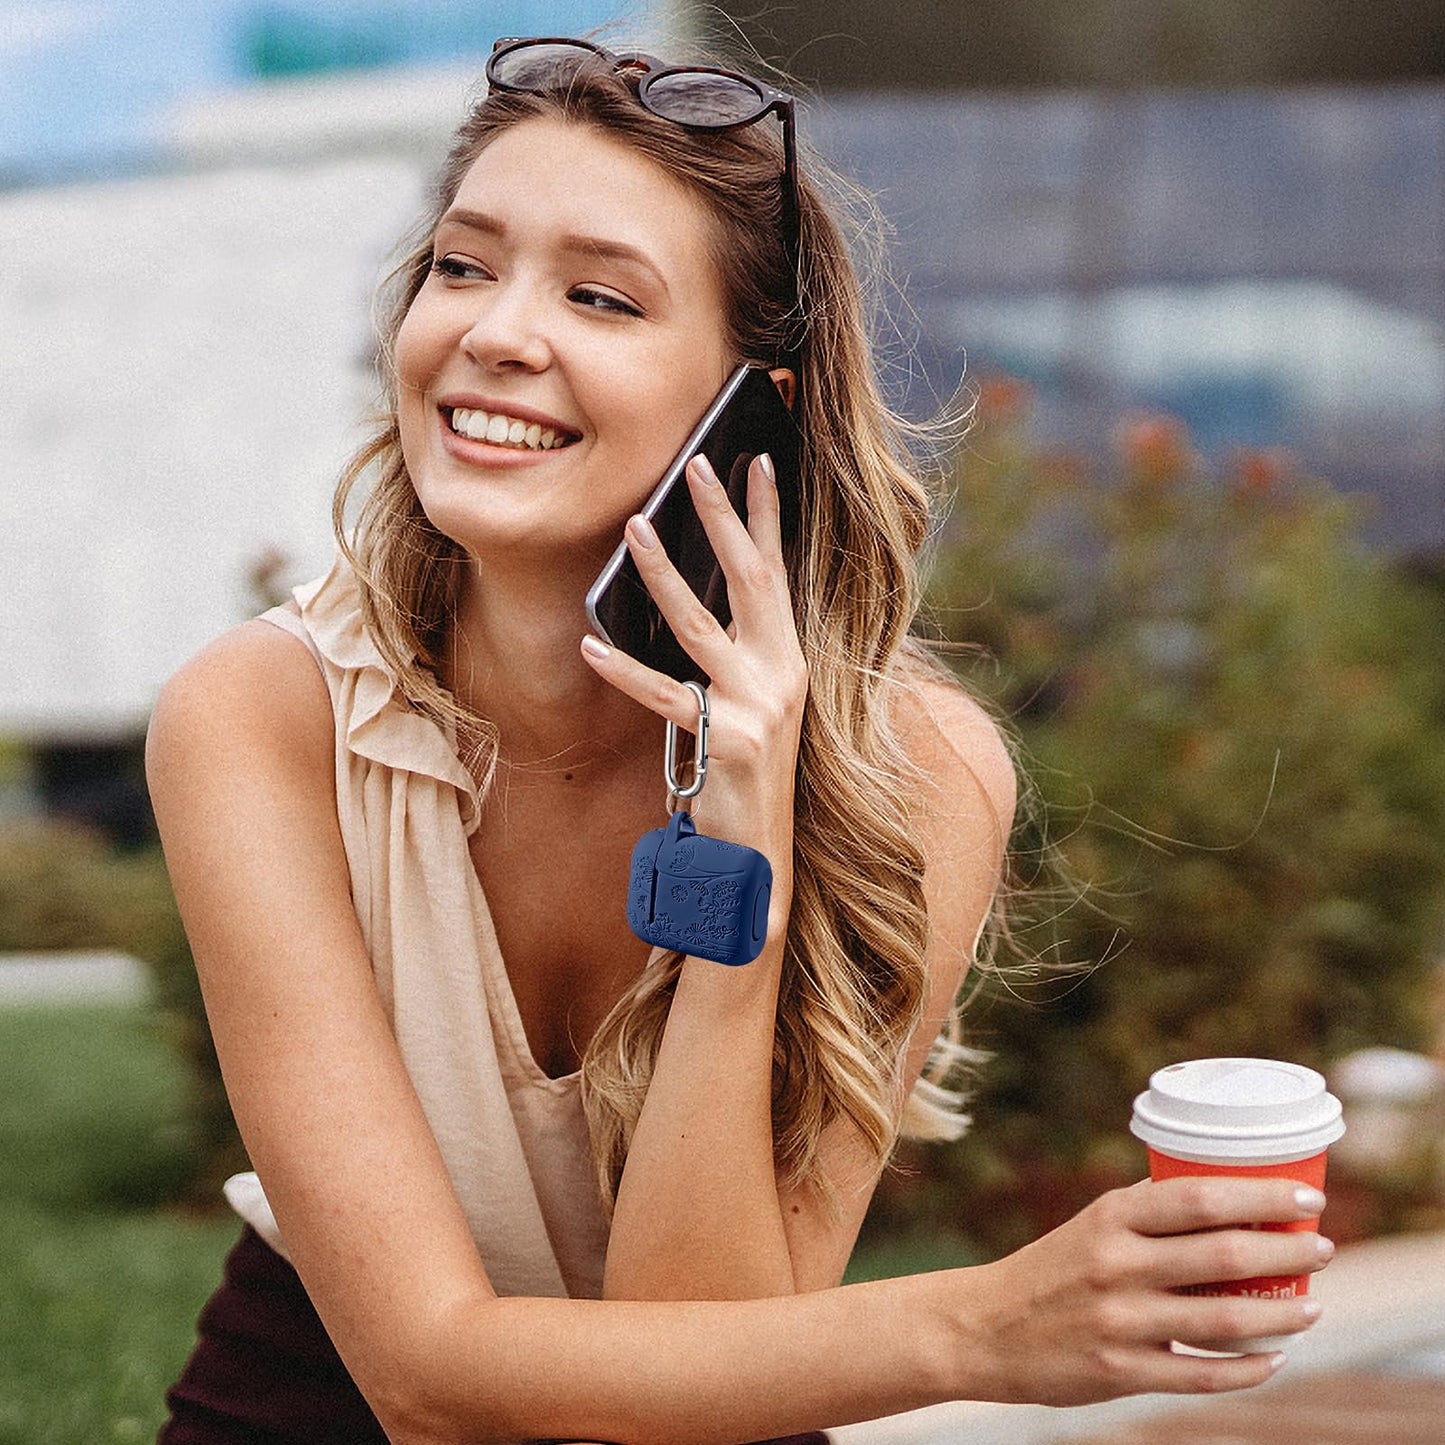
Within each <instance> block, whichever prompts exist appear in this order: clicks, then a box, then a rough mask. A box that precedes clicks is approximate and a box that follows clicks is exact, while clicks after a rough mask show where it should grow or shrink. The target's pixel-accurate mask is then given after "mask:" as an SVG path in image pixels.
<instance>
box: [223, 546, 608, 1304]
mask: <svg viewBox="0 0 1445 1445" xmlns="http://www.w3.org/2000/svg"><path fill="white" fill-rule="evenodd" d="M294 596H295V603H294V605H291V604H288V605H287V606H285V607H279V608H275V609H273V610H272V611H270V612H268V613H266V614H265V620H266V621H268V622H271V623H274V624H275V625H276V626H278V627H281V628H284V629H285V630H286V631H288V632H291V633H292V634H294V635H295V636H296V637H299V638H300V639H301V641H302V642H304V643H305V644H306V646H307V647H308V648H310V650H311V652H312V654H313V656H314V657H315V658H316V660H317V662H318V664H319V665H320V668H321V671H322V673H323V675H324V676H325V678H326V686H327V689H328V691H329V692H330V694H331V705H332V708H333V710H334V712H335V717H336V793H337V811H338V813H339V815H340V819H341V835H342V839H343V841H344V843H345V847H346V859H347V863H348V865H349V867H350V871H351V892H352V898H353V900H354V902H355V906H356V915H357V918H358V919H359V920H360V923H361V931H362V935H363V937H364V938H365V940H366V947H367V951H368V952H369V953H370V955H371V963H372V968H373V970H374V972H375V976H376V986H377V990H378V991H379V993H380V995H381V1000H382V1003H383V1005H384V1006H385V1008H386V1011H387V1014H388V1016H389V1017H390V1019H391V1024H392V1028H393V1030H394V1032H395V1034H396V1040H397V1043H398V1045H399V1046H400V1048H401V1054H402V1058H403V1059H404V1060H405V1063H406V1067H407V1071H408V1072H409V1073H410V1075H411V1078H412V1081H413V1083H414V1084H415V1086H416V1090H417V1093H418V1094H419V1095H420V1097H421V1103H422V1108H423V1109H424V1110H425V1111H426V1116H427V1118H428V1120H429V1121H430V1123H431V1127H432V1130H433V1131H434V1132H435V1134H436V1138H437V1142H438V1144H439V1145H440V1146H441V1152H442V1156H443V1158H444V1159H445V1160H446V1166H447V1170H448V1172H449V1173H450V1175H451V1179H452V1183H453V1185H454V1186H455V1188H456V1192H457V1195H458V1197H459V1198H460V1200H461V1204H462V1208H463V1210H464V1211H465V1213H466V1217H467V1222H468V1224H469V1225H470V1226H471V1231H472V1235H473V1237H474V1238H475V1239H476V1242H477V1248H478V1250H479V1251H480V1253H481V1257H482V1261H483V1263H484V1264H485V1266H486V1269H487V1274H488V1276H489V1277H490V1278H491V1281H492V1284H493V1286H494V1287H495V1288H496V1289H497V1291H498V1292H499V1293H501V1294H504V1295H552V1296H561V1295H571V1296H574V1297H575V1296H590V1297H594V1298H595V1297H600V1295H601V1293H602V1266H603V1259H604V1255H605V1252H606V1247H607V1223H606V1220H605V1217H604V1215H603V1211H602V1205H601V1201H600V1199H599V1196H598V1191H597V1186H596V1184H595V1182H594V1179H593V1173H592V1162H591V1155H590V1150H589V1144H588V1136H587V1127H586V1123H585V1121H584V1119H583V1115H582V1107H581V1102H580V1097H579V1082H580V1081H579V1076H578V1075H577V1074H569V1075H567V1076H566V1077H565V1078H560V1079H550V1078H548V1077H547V1075H546V1074H545V1073H543V1071H542V1070H541V1069H540V1068H539V1067H538V1065H537V1063H536V1062H535V1060H534V1059H533V1058H532V1055H531V1052H530V1050H529V1048H528V1046H527V1038H526V1034H525V1033H524V1032H523V1029H522V1019H521V1015H520V1014H519V1013H518V1011H517V1004H516V1000H515V998H514V997H513V995H512V989H511V985H510V984H509V982H508V979H507V971H506V968H505V966H504V965H503V962H502V956H501V953H500V951H499V949H498V947H497V937H496V933H495V931H494V929H493V927H492V918H491V914H490V912H489V911H488V908H487V900H486V897H485V896H484V895H483V893H482V887H481V883H480V881H479V880H478V878H477V874H476V870H475V868H474V867H473V866H472V861H471V856H470V854H469V853H468V851H467V839H468V837H469V835H470V834H471V833H472V832H473V831H474V830H475V829H476V826H477V821H478V810H479V800H478V796H477V788H476V784H475V782H474V781H473V779H472V777H471V775H470V774H469V773H468V772H467V770H466V769H465V768H464V767H463V766H462V764H461V762H460V760H459V759H458V758H457V755H456V751H455V748H454V746H453V743H452V740H451V739H450V738H449V737H448V736H447V734H446V732H445V731H444V730H443V728H442V727H440V726H439V725H438V724H437V723H435V722H433V721H432V720H431V719H430V718H427V717H425V716H423V715H422V714H420V713H418V712H415V711H414V710H412V709H411V708H410V707H409V705H408V704H407V702H406V700H405V699H404V698H403V697H402V695H401V693H400V692H399V691H398V689H397V688H396V687H395V685H394V684H393V681H392V678H391V675H390V674H389V672H388V671H387V669H386V668H385V666H384V664H383V662H382V660H381V657H380V655H379V654H378V652H377V650H376V648H375V646H374V645H373V643H372V642H371V639H370V638H369V636H368V635H367V633H366V631H365V629H364V627H363V625H362V620H361V611H360V600H359V597H358V593H357V589H356V584H355V581H354V579H353V577H352V574H351V570H350V568H349V567H348V566H347V565H346V564H345V563H344V562H338V563H337V565H336V566H335V567H333V568H332V570H331V572H330V573H329V574H328V575H327V576H326V577H325V578H323V579H322V580H321V581H319V582H314V583H310V584H308V585H307V586H304V587H298V588H297V589H296V591H295V594H294ZM226 1192H227V1197H228V1198H229V1199H230V1200H231V1202H232V1204H233V1205H234V1206H235V1207H236V1208H237V1210H238V1212H239V1213H241V1214H242V1216H243V1217H244V1218H246V1219H247V1220H248V1221H249V1222H250V1223H252V1224H253V1225H255V1226H256V1227H257V1228H258V1229H259V1230H260V1232H261V1233H262V1235H263V1236H265V1237H267V1238H268V1239H269V1240H270V1242H271V1243H272V1244H273V1245H275V1246H276V1247H278V1248H281V1249H282V1250H283V1252H284V1244H283V1243H282V1242H281V1241H280V1240H279V1238H278V1237H277V1235H276V1230H275V1223H274V1219H272V1218H271V1217H270V1210H269V1208H268V1207H267V1206H266V1203H265V1197H264V1193H263V1191H262V1190H261V1187H260V1184H259V1183H258V1182H257V1181H256V1179H255V1177H254V1176H243V1177H241V1178H238V1179H237V1180H232V1181H231V1182H230V1183H229V1184H228V1186H227V1191H226Z"/></svg>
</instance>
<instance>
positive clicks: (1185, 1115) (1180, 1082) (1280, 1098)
mask: <svg viewBox="0 0 1445 1445" xmlns="http://www.w3.org/2000/svg"><path fill="white" fill-rule="evenodd" d="M1129 1129H1130V1131H1131V1132H1132V1133H1133V1134H1134V1135H1135V1136H1136V1137H1137V1138H1139V1139H1142V1140H1143V1141H1144V1143H1146V1144H1147V1145H1149V1147H1150V1148H1152V1149H1155V1150H1157V1151H1158V1152H1159V1153H1161V1154H1168V1155H1170V1156H1172V1157H1174V1158H1179V1159H1188V1160H1194V1161H1198V1162H1203V1163H1208V1162H1212V1161H1215V1160H1217V1161H1219V1162H1221V1163H1232V1162H1235V1161H1244V1160H1249V1161H1253V1162H1256V1163H1266V1162H1269V1163H1287V1162H1290V1161H1293V1160H1296V1159H1309V1158H1312V1157H1313V1156H1314V1155H1316V1154H1318V1153H1320V1152H1321V1150H1324V1149H1327V1148H1328V1147H1329V1146H1330V1145H1331V1144H1333V1143H1334V1142H1335V1140H1336V1139H1338V1138H1339V1137H1340V1135H1341V1134H1343V1133H1344V1132H1345V1124H1344V1119H1343V1117H1342V1113H1341V1109H1340V1101H1339V1100H1338V1099H1337V1098H1335V1096H1334V1095H1333V1094H1331V1093H1330V1092H1329V1091H1328V1090H1327V1089H1326V1088H1325V1081H1324V1077H1323V1076H1322V1075H1320V1074H1317V1073H1316V1072H1315V1071H1314V1070H1313V1069H1307V1068H1305V1067H1304V1066H1303V1065H1301V1064H1286V1063H1281V1062H1280V1061H1279V1060H1277V1059H1193V1060H1191V1061H1190V1062H1188V1063H1183V1064H1170V1065H1168V1067H1166V1068H1163V1069H1157V1070H1155V1072H1154V1073H1153V1074H1151V1075H1150V1077H1149V1087H1148V1089H1146V1090H1145V1091H1144V1092H1143V1093H1142V1094H1140V1095H1139V1097H1138V1098H1137V1099H1135V1100H1134V1117H1133V1119H1132V1120H1131V1121H1130V1124H1129Z"/></svg>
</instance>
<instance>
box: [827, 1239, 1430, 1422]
mask: <svg viewBox="0 0 1445 1445" xmlns="http://www.w3.org/2000/svg"><path fill="white" fill-rule="evenodd" d="M1311 1290H1312V1292H1314V1293H1316V1294H1317V1295H1318V1297H1319V1299H1320V1300H1321V1302H1322V1303H1323V1304H1324V1314H1323V1315H1322V1316H1321V1318H1320V1321H1319V1323H1318V1324H1317V1325H1315V1327H1314V1328H1313V1329H1312V1330H1309V1331H1308V1332H1307V1333H1306V1334H1304V1335H1302V1336H1300V1337H1299V1338H1298V1339H1297V1340H1296V1341H1294V1342H1292V1343H1291V1344H1290V1345H1289V1346H1288V1349H1287V1353H1288V1354H1289V1362H1288V1363H1287V1364H1286V1365H1285V1367H1284V1368H1283V1369H1282V1370H1281V1371H1280V1372H1279V1374H1278V1375H1276V1376H1275V1378H1274V1379H1273V1380H1271V1381H1270V1382H1269V1383H1268V1384H1267V1385H1261V1386H1260V1387H1259V1388H1258V1389H1256V1390H1250V1391H1247V1392H1243V1393H1240V1394H1236V1395H1231V1396H1226V1397H1218V1398H1212V1399H1210V1400H1208V1401H1207V1402H1201V1399H1200V1398H1199V1397H1197V1396H1172V1395H1139V1396H1132V1397H1130V1398H1128V1399H1124V1400H1111V1401H1108V1402H1106V1403H1104V1404H1101V1405H1086V1406H1083V1407H1081V1408H1077V1409H1062V1410H1060V1409H1052V1408H1050V1407H1048V1406H1043V1405H992V1404H983V1403H978V1402H967V1403H961V1404H955V1405H937V1406H934V1407H932V1408H931V1409H927V1410H916V1411H913V1412H911V1413H909V1414H907V1415H895V1416H891V1417H889V1418H888V1419H886V1420H874V1421H869V1422H867V1423H864V1424H859V1425H847V1426H843V1427H840V1428H836V1429H833V1430H830V1431H829V1432H828V1436H829V1439H830V1440H832V1441H834V1442H835V1445H1063V1442H1070V1445H1414V1442H1420V1445H1445V1234H1418V1235H1397V1236H1395V1237H1393V1238H1390V1239H1377V1240H1370V1241H1368V1242H1366V1243H1363V1244H1354V1245H1349V1246H1346V1247H1344V1248H1342V1249H1341V1250H1340V1252H1339V1253H1338V1254H1337V1255H1336V1257H1335V1259H1334V1260H1333V1261H1332V1262H1331V1264H1330V1266H1329V1268H1328V1269H1326V1270H1325V1271H1324V1272H1323V1273H1322V1274H1319V1275H1316V1276H1315V1279H1314V1282H1313V1283H1312V1284H1311Z"/></svg>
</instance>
